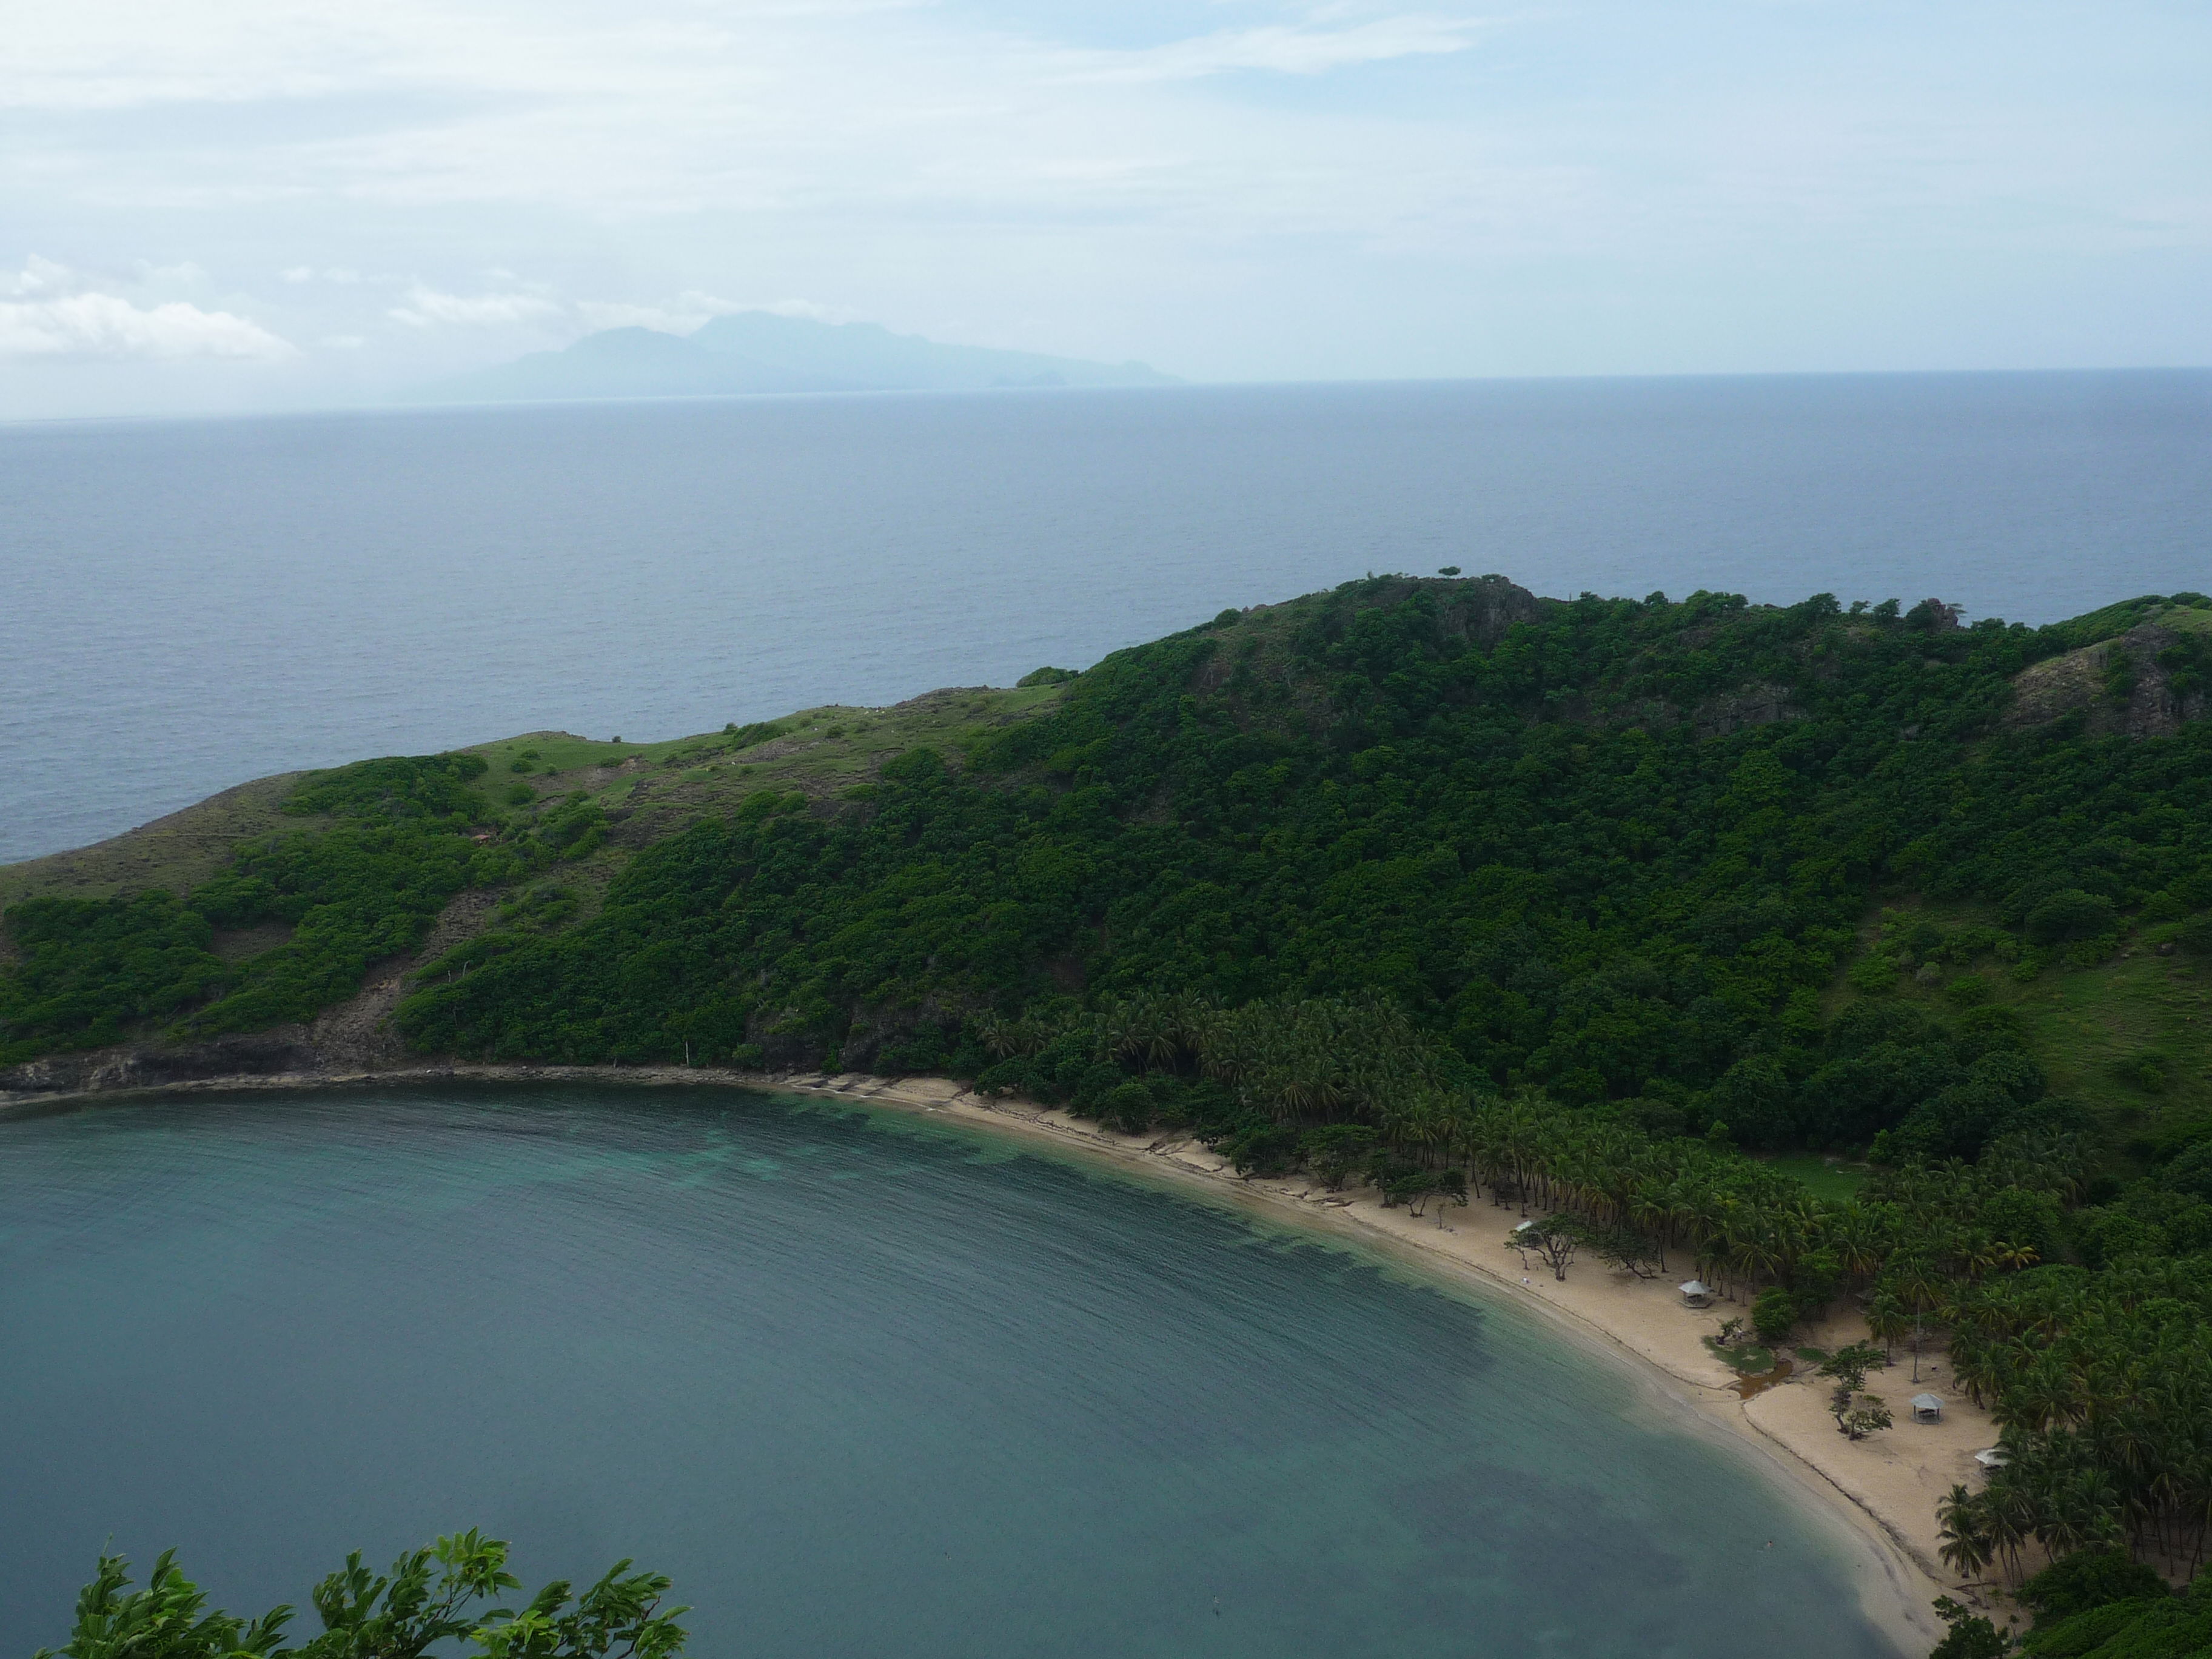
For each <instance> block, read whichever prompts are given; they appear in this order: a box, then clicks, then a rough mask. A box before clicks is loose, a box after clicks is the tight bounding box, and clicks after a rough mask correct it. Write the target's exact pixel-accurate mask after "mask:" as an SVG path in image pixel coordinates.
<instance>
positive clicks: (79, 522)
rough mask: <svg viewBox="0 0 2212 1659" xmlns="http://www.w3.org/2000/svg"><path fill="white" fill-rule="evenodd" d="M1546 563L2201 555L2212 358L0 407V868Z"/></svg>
mask: <svg viewBox="0 0 2212 1659" xmlns="http://www.w3.org/2000/svg"><path fill="white" fill-rule="evenodd" d="M1453 564H1455V565H1460V566H1462V567H1464V568H1466V570H1467V571H1468V574H1481V573H1484V572H1488V571H1497V572H1500V573H1502V574H1505V575H1508V576H1510V577H1512V578H1513V579H1514V580H1516V581H1519V582H1522V583H1523V584H1524V585H1526V586H1529V587H1532V588H1534V590H1535V591H1537V592H1540V593H1549V594H1559V595H1571V594H1574V593H1577V592H1583V591H1585V590H1589V591H1594V592H1603V593H1628V594H1633V595H1635V596H1638V597H1641V596H1643V595H1644V594H1647V593H1649V592H1652V591H1654V590H1655V589H1656V590H1662V591H1664V592H1668V593H1672V594H1675V595H1680V594H1683V593H1686V592H1691V591H1692V590H1694V589H1697V588H1700V587H1704V588H1717V589H1723V590H1728V591H1732V592H1742V593H1747V594H1748V595H1750V596H1751V597H1752V598H1753V599H1757V600H1777V601H1792V600H1796V599H1802V598H1804V597H1805V596H1806V595H1807V594H1808V593H1814V592H1821V591H1824V590H1825V591H1829V592H1835V593H1837V594H1838V596H1840V597H1841V598H1843V599H1845V600H1846V601H1848V600H1850V599H1885V598H1890V597H1896V598H1899V599H1904V600H1905V602H1906V603H1908V604H1910V603H1911V602H1912V601H1914V600H1916V599H1923V598H1925V597H1927V596H1929V595H1930V594H1934V595H1936V596H1939V597H1942V598H1944V599H1950V600H1953V601H1955V602H1959V603H1961V604H1963V605H1965V606H1966V608H1967V610H1968V611H1970V612H1972V614H1974V615H1976V616H1985V615H2001V616H2003V617H2008V618H2012V619H2015V620H2021V621H2026V622H2031V623H2045V622H2052V621H2056V620H2057V619H2059V618H2061V617H2066V616H2069V615H2074V614H2076V613H2078V612H2081V611H2087V610H2090V609H2093V608H2094V607H2096V606H2098V605H2104V604H2107V603H2109V602H2111V601H2112V600H2114V599H2123V598H2126V597H2129V596H2130V595H2133V594H2136V593H2142V592H2173V591H2175V590H2178V589H2185V588H2187V589H2197V590H2212V373H2208V372H2201V371H2191V372H2174V373H2123V374H1961V375H1945V374H1928V375H1868V376H1809V377H1788V376H1778V377H1771V378H1754V379H1718V380H1692V379H1684V380H1530V381H1492V382H1461V383H1451V382H1437V383H1425V384H1401V385H1386V386H1267V387H1203V386H1193V387H1176V388H1168V389H1164V390H1157V391H1127V392H996V393H985V394H976V395H969V396H941V397H933V396H915V395H894V396H882V397H842V398H724V399H702V400H688V401H668V402H641V403H628V404H569V405H544V406H538V407H522V408H514V407H509V408H501V409H481V410H436V411H420V412H392V413H378V414H346V415H326V416H290V417H284V418H270V419H253V420H222V421H193V422H75V423H55V424H45V425H15V426H8V427H0V862H5V861H9V860H15V859H22V858H28V857H32V856H34V855H36V854H41V853H49V852H55V851H58V850H60V849H62V848H69V847H75V846H81V845H82V844H84V843H85V842H90V841H94V840H97V839H100V838H101V837H104V836H110V835H114V834H116V833H118V832H119V831H121V830H124V829H129V828H131V826H133V825H134V824H137V823H143V822H145V821H146V820H148V819H149V818H152V817H156V816H158V815H160V814H161V813H163V812H167V811H173V810H174V809H175V808H177V807H179V806H184V805H189V804H190V803H191V802H192V801H194V800H197V799H200V798H202V797H203V796H205V795H207V794H209V793H212V792H214V791H215V790H217V789H220V788H223V787H228V785H231V784H234V783H239V782H242V781H245V780H246V779H248V778H252V777H259V776H264V775H267V774H269V773H271V772H277V771H284V770H289V769H293V768H297V767H307V766H324V765H331V764H336V763H339V762H343V761H347V760H353V759H357V758H359V757H362V756H366V755H372V754H391V753H394V752H402V753H422V752H424V751H426V750H436V749H441V748H447V747H451V746H453V745H455V744H463V743H470V742H475V741H480V740H483V739H486V738H496V737H503V736H508V735H512V734H513V733H515V732H524V731H532V730H536V729H539V728H544V727H557V728H563V729H567V730H570V731H574V732H581V733H585V734H586V735H590V736H595V737H609V736H614V735H620V736H623V737H627V738H631V739H632V740H634V741H635V740H639V739H643V738H665V737H675V736H680V735H683V734H685V733H689V732H699V731H708V730H718V729H720V726H722V725H723V723H724V722H725V721H728V720H737V721H739V722H744V721H746V720H758V719H764V718H768V717H769V716H773V715H775V714H784V713H787V712H788V711H790V710H792V709H794V708H804V707H808V706H811V705H816V704H820V703H825V702H849V703H861V704H870V705H873V704H880V703H886V702H896V701H897V700H899V699H901V698H904V697H909V696H915V694H917V693H919V692H922V691H927V690H932V689H933V688H935V687H938V686H941V685H976V684H993V685H1005V684H1011V683H1012V681H1013V680H1014V679H1016V678H1018V677H1019V676H1020V675H1022V674H1023V673H1024V672H1026V671H1029V670H1030V669H1032V668H1035V667H1037V666H1039V665H1042V664H1045V663H1053V664H1056V665H1061V666H1066V667H1082V666H1085V665H1087V664H1089V663H1091V662H1094V661H1096V660H1097V659H1098V658H1099V657H1101V656H1103V654H1104V653H1107V652H1109V651H1111V650H1114V649H1115V648H1116V647H1121V646H1125V645H1130V644H1133V643H1136V642H1138V641H1143V640H1147V639H1152V638H1155V637H1157V636H1158V635H1161V634H1164V633H1167V632H1170V631H1172V630H1174V629H1179V628H1185V627H1188V626H1190V625H1191V624H1193V623H1198V622H1201V621H1204V620H1205V619H1206V618H1207V617H1212V615H1214V614H1215V613H1216V612H1217V611H1220V610H1221V609H1222V608H1223V607H1225V606H1227V605H1252V604H1256V603H1261V602H1264V601H1269V600H1276V599H1286V598H1289V597H1291V596H1292V595H1294V594H1297V593H1301V592H1310V591H1311V590H1313V589H1316V588H1320V587H1326V586H1333V585H1334V584H1335V583H1338V582H1340V581H1344V580H1349V579H1351V578H1352V577H1356V576H1358V575H1361V574H1364V573H1365V572H1367V571H1370V570H1378V571H1379V570H1411V571H1417V572H1426V571H1431V570H1434V569H1436V568H1438V567H1440V566H1443V565H1453Z"/></svg>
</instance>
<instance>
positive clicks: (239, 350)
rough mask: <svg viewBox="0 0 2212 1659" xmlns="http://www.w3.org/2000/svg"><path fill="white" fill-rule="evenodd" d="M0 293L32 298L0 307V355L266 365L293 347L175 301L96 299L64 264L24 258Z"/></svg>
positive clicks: (237, 320) (230, 317)
mask: <svg viewBox="0 0 2212 1659" xmlns="http://www.w3.org/2000/svg"><path fill="white" fill-rule="evenodd" d="M5 291H6V292H8V293H9V294H10V295H37V296H42V297H35V298H15V299H9V300H4V301H0V357H14V358H26V357H40V358H65V357H94V358H110V359H113V358H125V359H136V360H140V361H148V360H160V359H167V358H179V357H228V358H236V359H247V360H252V361H258V362H277V361H280V360H282V359H283V358H286V357H290V356H295V355H296V354H295V351H294V349H293V347H292V346H291V345H290V344H289V343H288V342H286V341H284V340H282V339H279V338H278V337H276V335H274V334H271V333H270V331H268V330H267V329H265V328H263V327H262V326H261V325H259V324H258V323H255V322H251V321H249V320H248V319H246V318H244V317H240V316H237V315H234V313H230V312H228V311H204V310H202V309H201V308H200V307H197V306H196V305H191V304H188V303H186V302H185V301H182V300H172V301H167V303H165V304H161V305H154V306H139V305H134V304H132V303H131V301H128V300H126V299H125V298H123V297H122V296H121V295H115V294H106V293H102V292H100V290H99V289H94V288H92V287H90V286H89V285H88V283H86V282H85V281H84V279H82V277H80V276H77V274H76V272H74V271H71V270H69V268H68V267H66V266H64V265H59V264H55V263H54V262H53V261H52V260H51V259H40V258H32V259H31V260H30V261H29V262H28V263H27V265H26V266H25V268H24V270H22V271H21V272H20V273H18V274H17V275H15V276H14V277H12V278H9V279H8V281H7V283H6V285H5Z"/></svg>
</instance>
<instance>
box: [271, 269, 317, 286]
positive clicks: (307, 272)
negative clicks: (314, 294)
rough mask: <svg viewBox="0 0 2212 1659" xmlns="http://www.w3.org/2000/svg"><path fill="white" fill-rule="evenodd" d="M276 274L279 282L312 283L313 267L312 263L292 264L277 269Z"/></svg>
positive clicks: (313, 277)
mask: <svg viewBox="0 0 2212 1659" xmlns="http://www.w3.org/2000/svg"><path fill="white" fill-rule="evenodd" d="M276 276H277V280H278V281H280V282H286V283H312V282H313V281H314V280H315V268H314V267H313V265H294V266H292V267H290V268H289V270H280V271H278V272H277V273H276Z"/></svg>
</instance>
